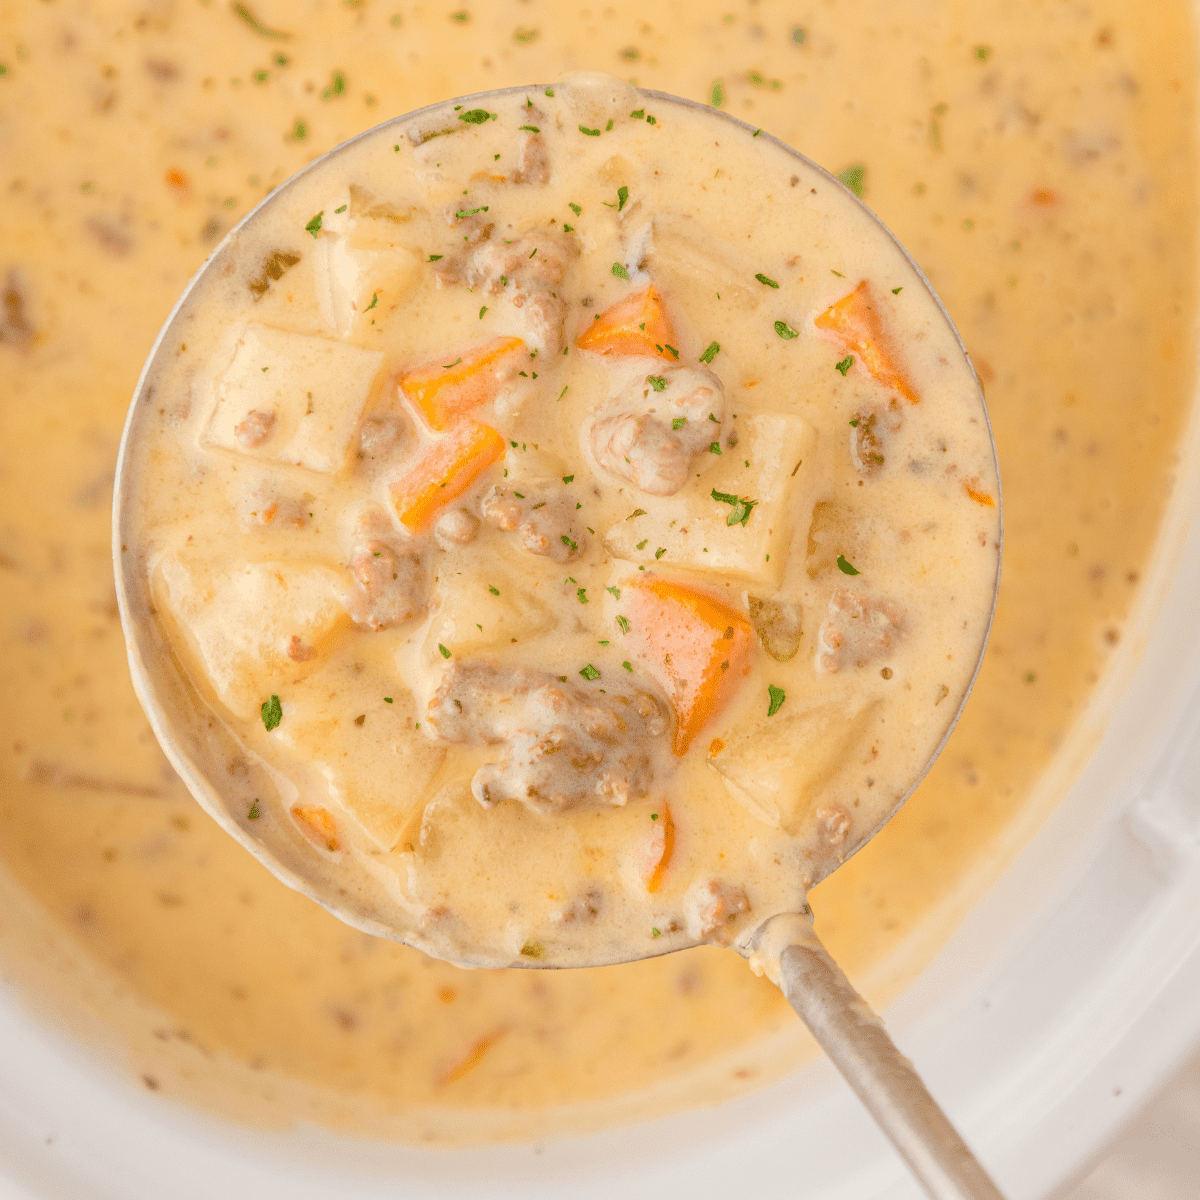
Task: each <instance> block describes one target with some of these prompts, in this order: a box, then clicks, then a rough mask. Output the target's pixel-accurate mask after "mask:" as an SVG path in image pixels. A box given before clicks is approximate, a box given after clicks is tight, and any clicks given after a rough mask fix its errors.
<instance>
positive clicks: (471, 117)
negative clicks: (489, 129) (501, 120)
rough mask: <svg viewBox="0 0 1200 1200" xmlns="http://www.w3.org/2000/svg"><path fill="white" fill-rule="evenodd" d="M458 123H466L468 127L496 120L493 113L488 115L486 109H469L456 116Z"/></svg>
mask: <svg viewBox="0 0 1200 1200" xmlns="http://www.w3.org/2000/svg"><path fill="white" fill-rule="evenodd" d="M458 119H459V120H460V121H466V123H467V124H468V125H483V124H486V123H487V122H488V121H494V120H495V119H496V114H495V113H490V112H488V110H487V109H486V108H469V109H467V111H466V112H464V113H459V114H458Z"/></svg>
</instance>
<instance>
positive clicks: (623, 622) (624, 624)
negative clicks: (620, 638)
mask: <svg viewBox="0 0 1200 1200" xmlns="http://www.w3.org/2000/svg"><path fill="white" fill-rule="evenodd" d="M617 624H618V625H620V627H621V632H622V633H628V632H629V618H628V617H622V616H618V617H617Z"/></svg>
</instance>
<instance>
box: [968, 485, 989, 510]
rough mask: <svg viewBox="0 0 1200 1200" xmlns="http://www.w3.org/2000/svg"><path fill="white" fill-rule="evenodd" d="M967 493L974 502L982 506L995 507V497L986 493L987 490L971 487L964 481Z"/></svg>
mask: <svg viewBox="0 0 1200 1200" xmlns="http://www.w3.org/2000/svg"><path fill="white" fill-rule="evenodd" d="M963 487H964V488H965V489H966V492H967V495H968V496H970V497H971V499H972V500H974V501H975V503H976V504H982V505H983V507H984V508H995V507H996V497H995V496H990V495H988V493H987V492H980V491H977V490H976V489H975V488H973V487H972V486H971V485H970V484H969V483H964V484H963Z"/></svg>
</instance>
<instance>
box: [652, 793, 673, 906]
mask: <svg viewBox="0 0 1200 1200" xmlns="http://www.w3.org/2000/svg"><path fill="white" fill-rule="evenodd" d="M674 853H675V821H674V820H673V819H672V817H671V810H670V809H669V808H668V807H667V806H666V805H665V804H662V805H659V810H658V819H657V820H656V822H655V825H654V840H653V841H652V843H651V852H650V857H651V860H652V865H651V866H650V871H649V873H648V874H647V876H646V891H648V892H657V891H658V889H659V888H660V887H661V886H662V881H663V874H664V872H665V871H666V869H667V867H669V866H670V865H671V855H672V854H674Z"/></svg>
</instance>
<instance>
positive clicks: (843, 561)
mask: <svg viewBox="0 0 1200 1200" xmlns="http://www.w3.org/2000/svg"><path fill="white" fill-rule="evenodd" d="M837 565H838V570H839V571H841V573H842V574H843V575H861V574H862V572H861V571H860V570H859V569H858V568H857V567H856V566H855V565H854V564H853V563H852V562H850V560H849V559H847V557H846V556H845V555H844V554H839V555H838V556H837Z"/></svg>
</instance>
